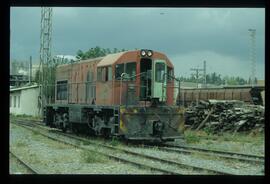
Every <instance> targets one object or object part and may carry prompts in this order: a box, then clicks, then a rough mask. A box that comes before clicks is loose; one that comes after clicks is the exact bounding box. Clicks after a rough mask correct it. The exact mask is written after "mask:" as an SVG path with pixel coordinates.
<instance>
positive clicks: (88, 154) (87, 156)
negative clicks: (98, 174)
mask: <svg viewBox="0 0 270 184" xmlns="http://www.w3.org/2000/svg"><path fill="white" fill-rule="evenodd" d="M81 157H82V159H83V161H84V162H86V163H106V162H108V158H107V157H105V156H103V155H100V154H99V153H96V152H92V151H83V152H82V153H81Z"/></svg>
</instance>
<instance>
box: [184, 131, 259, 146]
mask: <svg viewBox="0 0 270 184" xmlns="http://www.w3.org/2000/svg"><path fill="white" fill-rule="evenodd" d="M254 132H255V133H254ZM185 139H186V141H187V143H199V142H200V141H201V140H216V141H218V142H220V141H232V142H242V143H254V144H261V143H262V142H263V141H264V133H263V132H256V131H255V130H254V131H253V132H237V133H236V134H233V133H230V132H224V133H222V134H220V135H214V134H209V133H208V132H205V131H203V130H201V131H194V130H186V131H185Z"/></svg>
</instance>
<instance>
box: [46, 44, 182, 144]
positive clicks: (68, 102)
mask: <svg viewBox="0 0 270 184" xmlns="http://www.w3.org/2000/svg"><path fill="white" fill-rule="evenodd" d="M173 70H174V68H173V65H172V63H171V62H170V60H169V59H168V58H167V56H166V55H165V54H163V53H160V52H154V51H152V50H145V49H142V50H136V51H126V52H121V53H116V54H109V55H107V56H105V57H100V58H95V59H88V60H83V61H80V62H76V63H72V64H65V65H60V66H58V67H57V70H56V81H55V82H56V86H55V99H56V100H55V103H53V104H48V105H46V107H45V109H44V121H45V123H46V125H48V126H51V127H57V128H60V129H62V130H63V131H66V130H67V129H70V130H72V131H74V132H80V131H88V132H89V133H91V134H95V135H103V136H106V137H108V136H118V137H122V138H124V139H128V140H152V141H169V140H174V139H176V138H182V134H183V127H184V111H183V108H181V107H179V106H176V105H175V102H174V98H173V97H174V91H175V88H174V83H175V82H176V81H177V79H175V78H174V76H173ZM177 82H179V81H177Z"/></svg>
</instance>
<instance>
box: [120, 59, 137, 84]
mask: <svg viewBox="0 0 270 184" xmlns="http://www.w3.org/2000/svg"><path fill="white" fill-rule="evenodd" d="M122 73H126V75H125V76H126V77H127V78H128V79H125V80H131V81H135V79H136V77H132V76H134V75H136V62H129V63H123V64H117V65H116V66H115V79H116V80H121V75H122ZM130 77H132V78H130Z"/></svg>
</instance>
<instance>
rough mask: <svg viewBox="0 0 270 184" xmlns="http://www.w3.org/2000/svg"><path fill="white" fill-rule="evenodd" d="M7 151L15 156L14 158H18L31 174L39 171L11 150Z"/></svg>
mask: <svg viewBox="0 0 270 184" xmlns="http://www.w3.org/2000/svg"><path fill="white" fill-rule="evenodd" d="M9 153H10V154H11V155H12V156H13V157H14V158H16V160H18V161H19V162H20V163H21V164H22V165H23V166H24V167H25V168H27V170H29V171H30V172H31V173H33V174H39V173H40V172H39V171H38V170H37V169H35V168H34V167H33V166H30V164H27V163H26V162H25V161H23V160H22V159H21V158H20V157H19V156H18V155H16V154H15V153H14V152H12V151H11V150H9Z"/></svg>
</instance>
